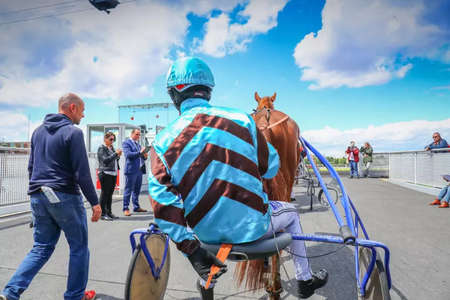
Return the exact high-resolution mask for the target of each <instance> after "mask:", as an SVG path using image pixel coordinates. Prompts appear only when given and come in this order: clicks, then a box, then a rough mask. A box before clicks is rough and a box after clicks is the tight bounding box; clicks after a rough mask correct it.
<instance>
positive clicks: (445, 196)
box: [430, 174, 450, 208]
mask: <svg viewBox="0 0 450 300" xmlns="http://www.w3.org/2000/svg"><path fill="white" fill-rule="evenodd" d="M442 178H443V179H444V180H445V181H447V185H446V186H444V187H443V188H442V190H441V191H440V192H439V195H438V196H437V198H436V199H435V200H434V201H433V202H431V203H430V205H439V208H447V207H449V204H448V202H449V201H450V174H447V175H442Z"/></svg>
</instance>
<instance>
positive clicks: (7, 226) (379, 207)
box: [0, 178, 450, 300]
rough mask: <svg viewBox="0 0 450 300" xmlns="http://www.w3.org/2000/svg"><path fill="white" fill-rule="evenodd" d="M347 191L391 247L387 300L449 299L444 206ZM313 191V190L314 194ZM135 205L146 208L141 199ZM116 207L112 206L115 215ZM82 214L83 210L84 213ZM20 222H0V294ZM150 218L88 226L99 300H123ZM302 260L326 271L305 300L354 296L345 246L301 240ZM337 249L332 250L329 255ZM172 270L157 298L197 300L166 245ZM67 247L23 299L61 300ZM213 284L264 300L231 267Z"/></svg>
mask: <svg viewBox="0 0 450 300" xmlns="http://www.w3.org/2000/svg"><path fill="white" fill-rule="evenodd" d="M344 184H345V186H346V188H347V191H348V193H349V195H350V197H351V199H352V200H353V202H354V203H355V205H356V207H357V209H358V211H359V213H360V215H361V218H362V220H363V221H364V223H365V225H366V228H367V230H368V232H369V235H370V238H371V239H373V240H377V241H380V242H383V243H385V244H387V245H388V246H389V248H390V249H391V255H392V256H391V274H392V278H393V289H392V290H391V296H392V299H409V300H427V299H435V300H447V299H450V290H449V281H450V279H449V278H450V259H449V257H450V209H438V208H436V207H430V206H428V205H427V203H428V202H430V201H431V200H432V197H431V196H430V195H427V194H424V193H420V192H417V191H413V190H410V189H407V188H404V187H400V186H397V185H394V184H391V183H388V182H386V181H383V180H380V179H372V178H370V179H352V180H350V179H347V178H344ZM295 193H296V199H297V201H296V202H294V203H295V205H297V206H298V208H299V211H300V212H301V222H302V226H303V230H304V231H305V232H308V233H314V232H327V233H336V232H337V224H336V221H335V219H334V217H333V215H332V213H331V211H330V210H329V209H326V208H323V207H321V206H320V205H319V204H318V203H317V202H316V201H315V202H314V209H313V210H312V211H310V210H309V199H308V198H307V197H306V195H305V188H304V187H302V186H296V187H295ZM316 194H317V191H316ZM140 201H141V204H142V206H143V207H145V208H147V209H149V208H150V205H149V203H148V200H147V197H146V196H145V195H142V196H141V200H140ZM120 210H121V202H120V201H118V202H115V203H114V204H113V211H114V212H115V213H116V214H119V212H120ZM88 215H90V212H89V213H88ZM28 219H29V216H28V217H25V218H24V217H23V216H22V217H21V218H12V219H11V218H10V219H6V220H1V219H0V245H1V246H0V289H2V288H3V286H4V285H5V284H6V282H7V281H8V279H9V278H10V277H11V275H12V274H13V272H14V271H15V269H16V268H17V266H18V265H19V264H20V262H21V260H22V259H23V258H24V256H25V255H26V253H27V252H28V251H29V250H30V248H31V246H32V243H33V239H32V230H31V229H30V228H29V226H28V224H26V221H27V220H28ZM152 219H153V215H152V213H151V212H149V213H142V214H134V215H132V216H131V217H121V218H120V219H119V220H116V221H112V222H110V221H100V222H98V223H91V222H89V243H90V249H91V259H90V274H89V283H88V289H95V290H96V291H97V295H98V298H97V299H99V300H118V299H123V294H124V282H125V278H126V273H127V268H128V264H129V260H130V257H131V249H130V245H129V240H128V236H129V232H130V231H131V230H133V229H135V228H140V227H146V226H147V225H148V224H149V222H151V221H152ZM307 246H308V255H311V256H313V255H314V256H318V255H319V256H320V255H321V254H326V253H328V252H334V253H332V254H330V255H327V256H321V257H318V258H314V259H311V260H310V263H311V265H312V268H313V270H317V269H319V268H326V269H327V270H328V271H329V273H330V280H329V282H328V284H327V285H326V286H325V287H324V288H322V289H320V290H317V292H316V294H315V295H313V296H312V297H311V298H310V299H313V300H314V299H337V300H350V299H356V296H357V292H356V283H355V274H354V261H353V256H352V250H351V248H347V247H341V246H339V245H328V244H317V243H308V244H307ZM336 250H337V251H336ZM171 254H172V265H171V273H170V279H169V284H168V289H167V293H166V297H165V299H185V300H187V299H190V300H193V299H199V295H198V293H197V291H196V289H195V280H196V276H195V273H194V271H193V269H192V267H191V266H190V264H189V262H188V261H187V259H185V258H184V257H183V256H182V255H181V254H180V253H179V252H178V251H177V250H176V248H175V247H173V245H172V246H171ZM282 261H283V262H284V266H285V268H286V271H287V273H286V272H285V271H284V270H283V269H282V270H281V276H282V281H283V282H282V284H283V287H284V292H283V294H282V299H297V298H296V297H295V294H296V282H295V279H294V268H293V265H292V263H291V261H290V259H289V256H288V255H287V254H284V255H283V259H282ZM67 263H68V246H67V243H66V241H65V238H64V236H63V235H62V236H61V238H60V242H59V244H58V246H57V248H56V250H55V252H54V254H53V256H52V257H51V259H50V260H49V262H48V263H47V264H46V265H45V266H44V268H43V269H42V270H41V272H40V273H39V274H38V275H37V276H36V277H35V279H34V280H33V282H32V284H31V286H30V287H29V289H28V290H27V291H26V292H25V293H24V294H23V296H22V298H21V299H24V300H37V299H39V300H45V299H49V300H53V299H63V294H64V291H65V287H66V280H67ZM228 265H229V271H228V273H226V274H225V275H223V276H222V277H221V278H220V280H219V283H218V285H217V286H216V289H215V292H216V299H267V296H266V294H265V292H264V291H263V290H258V291H248V290H246V289H245V288H243V287H240V288H239V287H236V285H235V284H234V282H233V280H232V275H233V272H234V263H228Z"/></svg>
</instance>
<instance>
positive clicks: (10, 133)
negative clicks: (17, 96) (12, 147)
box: [0, 110, 42, 142]
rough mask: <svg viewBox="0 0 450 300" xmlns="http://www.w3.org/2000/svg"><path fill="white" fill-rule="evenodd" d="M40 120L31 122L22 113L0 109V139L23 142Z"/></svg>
mask: <svg viewBox="0 0 450 300" xmlns="http://www.w3.org/2000/svg"><path fill="white" fill-rule="evenodd" d="M41 123H42V122H41V121H38V122H32V121H30V122H29V120H28V117H27V116H26V115H24V114H22V113H18V112H14V111H6V110H5V111H0V141H7V142H19V141H20V142H24V141H27V140H28V136H30V137H31V134H32V133H33V131H34V130H35V129H36V128H37V127H38V126H39V125H40V124H41Z"/></svg>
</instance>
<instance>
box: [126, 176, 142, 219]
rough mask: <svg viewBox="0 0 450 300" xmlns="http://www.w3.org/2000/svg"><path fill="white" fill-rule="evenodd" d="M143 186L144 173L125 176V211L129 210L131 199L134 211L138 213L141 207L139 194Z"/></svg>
mask: <svg viewBox="0 0 450 300" xmlns="http://www.w3.org/2000/svg"><path fill="white" fill-rule="evenodd" d="M141 186H142V172H141V171H138V172H137V173H135V174H126V175H125V191H124V192H123V210H128V209H129V208H128V206H130V197H131V198H132V201H133V209H134V210H135V211H136V210H137V209H138V208H139V207H140V206H139V194H140V193H141Z"/></svg>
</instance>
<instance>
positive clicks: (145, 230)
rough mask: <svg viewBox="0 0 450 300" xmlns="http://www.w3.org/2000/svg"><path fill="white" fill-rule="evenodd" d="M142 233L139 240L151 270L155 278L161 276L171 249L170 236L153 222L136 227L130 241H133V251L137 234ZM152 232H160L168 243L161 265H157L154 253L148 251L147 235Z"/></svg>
mask: <svg viewBox="0 0 450 300" xmlns="http://www.w3.org/2000/svg"><path fill="white" fill-rule="evenodd" d="M136 234H140V237H139V241H140V244H141V248H142V252H143V253H144V255H145V258H146V259H147V262H148V265H149V266H150V270H151V271H152V275H153V277H154V278H155V279H158V278H159V274H160V273H161V270H162V269H163V267H164V263H165V262H166V257H167V252H168V251H169V238H168V237H167V236H166V234H165V233H163V232H162V231H160V230H159V229H158V226H157V225H155V224H153V223H151V224H150V226H149V228H139V229H135V230H133V231H132V232H131V233H130V243H131V250H132V253H134V251H135V250H136V239H135V237H134V236H135V235H136ZM151 234H160V235H162V236H164V237H165V240H166V243H165V246H164V255H163V258H162V261H161V265H160V266H159V267H157V266H155V262H154V261H153V258H152V255H151V254H150V252H149V251H148V248H147V243H146V242H145V238H146V236H147V235H151Z"/></svg>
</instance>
